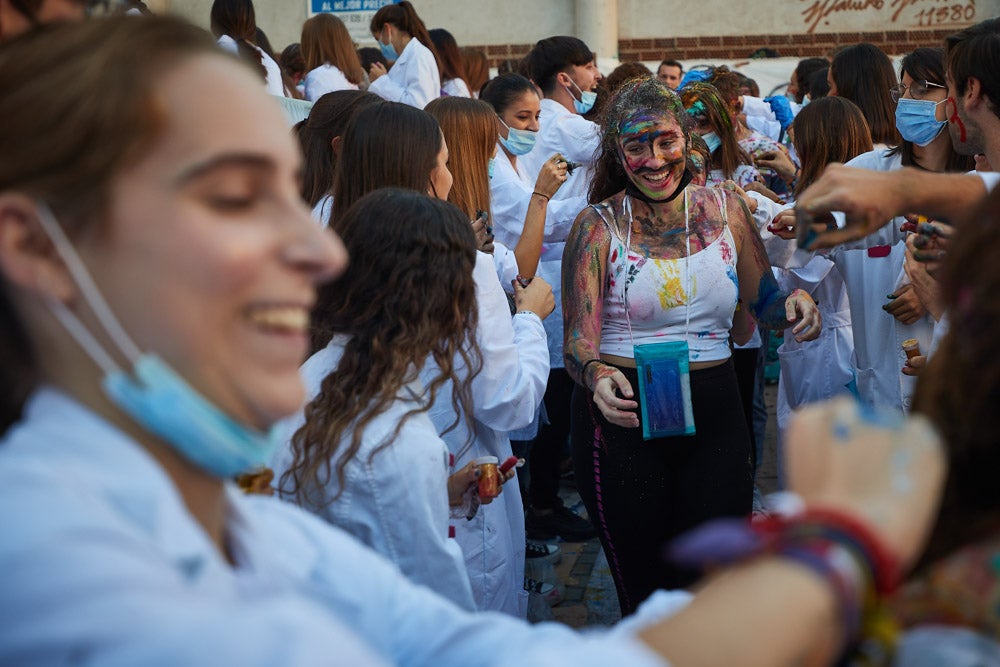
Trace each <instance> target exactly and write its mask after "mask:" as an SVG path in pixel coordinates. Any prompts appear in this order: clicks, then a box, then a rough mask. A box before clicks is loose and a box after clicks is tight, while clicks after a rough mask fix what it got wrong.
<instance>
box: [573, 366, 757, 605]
mask: <svg viewBox="0 0 1000 667" xmlns="http://www.w3.org/2000/svg"><path fill="white" fill-rule="evenodd" d="M620 370H621V371H622V372H623V373H625V377H627V378H628V381H629V382H631V383H632V388H633V389H634V390H635V395H636V397H638V395H639V391H638V385H637V384H636V380H637V377H636V371H635V369H633V368H621V369H620ZM691 401H692V404H693V407H694V420H695V428H696V431H697V432H696V433H695V435H693V436H674V437H668V438H659V439H656V440H650V441H643V439H642V429H641V428H621V427H619V426H615V425H613V424H611V423H609V422H608V421H607V420H605V419H604V416H603V415H601V412H600V410H598V409H597V406H596V405H594V401H593V394H592V393H591V392H590V391H588V390H586V389H584V388H582V387H580V386H577V387H576V389H575V390H574V392H573V403H572V408H573V410H572V420H573V429H572V438H571V441H572V446H573V467H574V468H575V471H576V479H577V485H578V488H579V491H580V496H581V497H582V498H583V502H584V504H585V505H586V507H587V513H588V514H589V515H590V519H591V521H593V522H594V525H595V526H596V527H597V534H598V537H600V539H601V544H602V545H603V546H604V553H605V555H606V556H607V559H608V564H609V565H610V566H611V574H612V576H613V577H614V580H615V586H616V587H617V589H618V601H619V603H620V604H621V610H622V615H626V614H630V613H631V612H633V611H634V610H635V609H636V607H638V606H639V603H641V602H642V601H643V600H645V599H646V598H647V597H649V596H650V595H651V594H652V593H653V592H654V591H655V590H657V589H659V588H663V589H673V588H684V587H687V586H689V585H691V584H692V583H694V582H695V581H696V580H697V579H698V576H699V575H698V574H697V573H695V572H692V571H689V570H685V569H682V568H678V567H676V566H673V565H671V564H669V563H667V562H665V560H664V558H663V548H664V545H666V544H667V543H669V542H670V540H671V539H672V538H674V537H676V536H677V535H680V534H681V533H683V532H685V531H687V530H688V529H690V528H693V527H694V526H697V525H699V524H701V523H703V522H704V521H706V520H708V519H713V518H717V517H728V516H735V517H738V516H745V515H747V514H749V513H750V510H751V506H752V502H753V500H752V499H753V467H752V465H751V461H750V456H751V447H750V434H749V431H748V429H747V425H746V420H745V418H744V415H743V409H742V407H741V402H740V392H739V388H738V387H737V385H736V375H735V373H734V371H733V364H732V361H731V360H730V361H728V362H726V363H724V364H722V365H720V366H716V367H713V368H707V369H704V370H698V371H692V372H691Z"/></svg>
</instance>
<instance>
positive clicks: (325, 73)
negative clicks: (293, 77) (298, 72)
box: [305, 63, 358, 102]
mask: <svg viewBox="0 0 1000 667" xmlns="http://www.w3.org/2000/svg"><path fill="white" fill-rule="evenodd" d="M357 89H358V84H356V83H351V82H350V81H348V80H347V77H346V76H345V75H344V73H343V72H341V71H340V68H339V67H336V66H335V65H331V64H330V63H324V64H322V65H320V66H319V67H317V68H315V69H312V70H309V73H308V74H306V78H305V94H306V99H307V100H309V101H310V102H315V101H316V100H318V99H319V98H321V97H323V96H324V95H326V94H327V93H333V92H336V91H338V90H357Z"/></svg>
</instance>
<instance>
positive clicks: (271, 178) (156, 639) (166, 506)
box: [0, 17, 942, 667]
mask: <svg viewBox="0 0 1000 667" xmlns="http://www.w3.org/2000/svg"><path fill="white" fill-rule="evenodd" d="M107 63H115V71H114V72H113V73H111V72H108V69H107V66H106V65H107ZM0 90H3V91H4V94H3V95H2V96H0V118H3V119H4V122H3V123H0V313H2V317H0V343H2V344H0V351H2V352H0V354H3V355H5V356H4V357H3V359H2V361H3V363H0V392H2V393H0V398H2V406H3V410H2V413H0V414H2V416H3V422H2V426H0V428H2V429H3V436H2V440H0V526H3V529H4V539H3V540H2V541H0V587H2V589H3V591H4V604H3V613H2V620H3V622H2V623H0V663H3V664H18V665H53V664H64V663H74V662H90V663H93V664H101V665H136V664H152V665H209V664H211V665H216V664H241V665H260V666H264V665H289V666H297V665H315V664H329V663H331V662H335V663H339V664H349V665H387V664H400V665H462V666H463V667H468V666H469V665H504V664H511V665H515V664H516V665H521V666H523V665H553V664H567V665H574V666H579V665H606V664H608V663H610V662H612V661H617V662H620V663H623V664H630V665H663V664H666V662H667V661H668V660H669V661H671V662H672V664H674V665H681V666H687V665H699V664H734V663H736V662H738V663H739V664H742V665H750V666H751V667H754V666H756V665H791V664H799V663H800V662H801V661H810V663H809V664H812V662H811V661H814V660H817V659H819V660H823V659H829V658H830V657H832V656H833V655H834V654H835V653H836V652H837V650H838V647H839V645H840V643H841V641H842V640H844V639H845V638H847V637H849V636H850V633H851V632H852V627H851V625H850V622H849V619H850V618H852V616H853V615H854V614H855V613H856V612H857V610H858V608H859V602H858V601H859V600H861V599H864V597H865V594H866V592H867V589H868V585H867V584H866V583H864V582H867V581H869V580H876V581H881V580H882V579H884V578H885V576H884V575H885V574H886V570H887V569H888V571H889V572H890V573H891V571H892V569H893V568H891V567H889V568H886V567H883V565H882V564H880V562H879V561H877V560H875V559H873V558H871V555H872V552H870V551H866V550H865V549H862V550H861V551H860V552H858V553H857V554H856V555H855V557H853V558H851V557H848V561H847V562H848V563H850V564H851V565H850V567H853V568H856V569H855V570H852V571H853V572H854V573H855V574H857V575H858V576H857V577H856V578H854V579H851V580H850V581H846V583H847V587H846V588H845V586H844V584H845V580H841V579H838V576H839V575H838V573H837V571H835V570H833V569H824V568H823V567H812V566H811V565H810V564H809V563H807V562H805V561H803V560H802V559H796V557H795V555H794V554H795V553H796V551H795V549H797V548H800V547H805V548H819V547H822V546H824V545H825V546H826V547H829V549H828V551H829V550H836V549H837V548H843V546H842V542H843V541H844V540H841V541H840V542H838V537H837V536H838V535H841V536H842V535H847V536H848V537H849V538H850V537H851V536H854V537H857V538H858V539H860V538H862V537H866V538H868V539H867V540H866V541H864V543H865V544H869V545H881V548H882V549H883V550H884V553H886V554H889V555H890V556H891V559H890V561H887V562H890V564H891V563H895V562H899V563H901V564H904V565H905V564H906V563H907V562H909V561H910V560H911V559H912V558H913V556H914V554H915V553H916V552H917V550H918V549H919V547H920V544H921V542H922V539H923V535H924V532H925V524H926V522H927V518H928V516H929V514H930V512H931V510H932V506H933V503H934V499H935V498H936V496H937V487H938V486H939V483H940V478H941V474H942V465H941V456H940V452H939V451H938V449H937V448H936V447H935V438H934V436H933V435H932V434H931V433H930V431H929V430H928V429H927V428H926V426H924V425H923V424H922V423H920V422H911V423H910V424H909V425H906V426H894V427H891V428H886V427H884V426H878V425H874V424H871V423H869V422H867V421H865V420H864V419H863V418H859V416H858V415H857V414H856V412H855V411H854V409H853V408H852V407H851V406H849V405H845V404H840V405H835V406H833V407H828V408H823V409H821V410H816V411H813V412H811V413H810V414H809V415H808V416H807V417H806V418H804V419H803V420H801V421H800V422H798V424H797V426H796V427H795V428H794V429H793V430H794V432H793V434H792V435H791V436H790V440H791V441H792V442H791V443H790V445H789V448H790V450H791V451H792V453H793V454H798V455H803V454H804V456H796V457H793V459H792V461H791V463H790V477H791V480H792V484H793V486H795V485H797V484H800V483H801V484H804V485H805V486H802V487H801V490H800V492H801V493H802V494H803V495H804V496H805V499H806V501H807V503H808V504H810V506H812V505H817V506H821V507H825V508H827V509H829V510H834V513H835V514H836V515H837V516H838V517H839V520H834V519H831V518H830V517H829V516H827V518H823V517H821V516H806V517H803V518H801V519H799V520H796V521H794V522H791V523H790V524H789V525H788V526H787V527H785V528H784V529H782V531H781V533H780V536H781V541H780V542H779V543H777V544H776V545H775V547H774V549H773V550H772V552H773V554H774V555H772V556H763V557H760V558H757V559H754V560H751V561H748V562H747V563H746V564H744V565H741V566H738V567H735V568H733V569H730V570H729V571H727V572H726V573H725V574H724V575H723V576H722V577H721V578H718V579H716V580H714V581H712V582H710V583H708V584H707V585H706V587H705V588H704V589H703V591H702V593H701V594H699V596H698V597H697V598H695V599H694V601H693V602H692V603H691V604H690V605H689V606H687V608H686V609H684V610H683V611H681V612H680V613H679V614H678V615H676V616H675V617H673V618H665V616H666V614H667V613H668V611H667V607H668V606H670V605H668V603H671V602H673V603H675V604H674V605H673V606H675V607H676V606H677V604H676V603H682V602H684V601H686V598H685V596H683V595H681V594H677V595H675V596H673V597H670V596H663V597H658V598H657V600H658V602H654V601H651V602H653V603H652V604H650V605H648V606H647V607H645V608H644V609H643V610H641V611H640V614H641V618H640V619H637V620H639V621H641V622H642V623H643V629H641V630H638V627H637V626H636V625H632V626H630V627H623V628H620V629H618V630H617V631H613V632H610V633H604V634H602V633H595V634H588V635H578V634H576V633H574V632H572V631H571V630H569V629H567V628H563V627H560V626H556V625H554V624H549V625H540V626H534V627H532V626H528V625H527V624H525V623H523V622H518V621H516V620H514V619H510V618H507V617H505V616H502V615H494V614H479V615H477V614H471V613H466V612H463V611H461V610H459V609H458V608H457V607H455V606H454V605H453V604H451V603H449V602H447V601H446V600H444V599H442V598H440V597H439V596H437V595H436V594H434V593H433V592H432V591H430V590H428V589H426V588H422V587H418V586H415V585H413V584H410V583H409V582H408V581H407V580H406V579H405V578H403V576H402V575H401V574H400V573H399V571H398V570H396V569H395V568H394V567H393V566H392V565H391V564H389V563H388V562H387V561H385V560H384V559H382V558H381V557H379V556H378V555H377V554H375V553H374V552H372V551H370V550H369V549H367V548H365V547H363V546H362V545H361V544H359V543H358V542H356V541H355V540H354V539H353V538H351V537H350V536H348V535H346V534H345V533H343V532H342V531H340V530H338V529H336V528H333V527H330V526H328V525H326V524H325V523H323V522H321V521H318V520H317V519H315V518H313V517H311V516H310V515H308V514H306V513H304V512H302V511H301V510H299V509H298V508H296V507H294V506H292V505H290V504H285V503H281V502H280V501H278V500H276V499H272V498H261V497H244V496H242V495H241V494H240V493H239V492H238V491H237V490H236V489H235V487H234V486H233V485H232V484H231V483H229V482H227V481H226V480H227V479H228V478H230V477H231V476H232V475H234V474H235V473H237V472H239V471H241V470H245V469H247V468H249V467H251V466H253V465H254V464H257V463H260V462H263V461H266V460H267V459H268V457H269V456H270V454H271V450H272V448H273V444H274V440H273V438H271V437H270V435H269V433H270V432H271V428H272V425H273V424H274V423H275V422H277V421H278V420H279V419H280V418H282V417H285V416H287V415H289V414H292V413H294V412H295V411H296V410H298V409H299V408H300V406H301V403H302V401H303V399H304V390H303V387H302V384H301V381H300V379H299V375H298V366H299V363H300V361H301V359H302V357H303V354H304V352H305V350H306V344H307V341H306V335H305V329H306V316H305V315H306V312H307V311H308V309H309V307H310V306H311V305H312V303H313V299H314V297H315V285H316V284H317V283H319V282H321V281H324V280H327V279H329V278H332V277H334V276H335V275H337V274H339V273H340V272H342V271H343V269H344V267H345V262H346V258H345V253H344V251H343V247H342V246H341V245H340V243H339V241H337V240H336V237H335V236H334V235H333V234H332V233H330V232H326V231H323V230H320V229H319V228H318V227H316V226H315V225H314V224H313V223H312V221H311V220H310V218H309V214H308V210H307V209H306V207H305V204H304V203H303V202H302V201H301V200H300V198H299V195H298V190H299V188H298V182H297V178H296V174H297V173H298V170H299V166H300V158H299V156H298V153H297V151H296V150H295V147H294V146H295V145H294V142H293V140H292V138H291V137H290V136H289V134H288V132H287V129H286V127H285V123H284V118H283V117H282V114H281V112H280V110H279V108H278V107H277V106H276V105H275V103H274V101H273V100H270V99H269V98H268V96H267V94H266V93H265V92H264V91H263V89H262V88H261V86H260V85H259V80H257V79H255V78H254V75H253V73H252V72H251V71H249V70H248V69H246V68H245V66H243V65H240V64H239V63H238V62H236V61H235V60H233V59H232V57H231V56H228V55H226V54H224V53H222V52H220V51H219V50H218V49H217V48H216V47H215V45H214V41H213V40H212V38H211V37H210V36H208V35H207V34H206V33H203V32H202V31H201V30H199V29H197V28H194V27H192V26H190V25H187V24H185V23H182V22H180V21H177V20H174V19H160V18H131V17H130V18H122V19H107V20H101V21H97V20H94V21H91V22H89V23H84V24H81V25H76V26H60V27H57V28H53V29H51V30H47V31H45V32H40V33H36V34H33V35H31V36H28V37H26V38H23V39H21V40H17V41H15V42H12V43H10V44H8V45H6V46H4V47H3V49H2V50H0ZM845 437H846V439H844V438H845ZM838 438H839V439H838ZM835 442H836V444H835ZM796 443H808V448H804V447H803V446H801V445H796ZM900 454H904V455H905V456H904V457H903V458H904V459H905V461H906V462H907V463H906V464H904V465H902V466H898V465H897V466H896V467H895V468H894V467H893V466H891V465H890V462H891V461H894V460H896V461H898V459H899V455H900ZM862 473H863V474H862ZM890 475H892V476H893V477H891V479H896V478H897V477H899V476H903V477H905V480H906V482H907V484H906V485H905V486H906V489H905V490H902V491H900V490H899V489H896V490H895V491H893V490H892V487H891V485H890V484H889V480H890ZM828 515H829V513H828ZM838 525H839V526H841V528H842V530H826V532H825V533H824V535H826V537H824V538H822V539H820V538H815V537H814V538H813V539H812V540H811V541H808V543H807V540H806V539H805V538H803V537H802V536H801V531H800V530H799V529H800V528H802V527H804V526H805V527H809V526H815V527H819V528H824V527H825V528H824V529H830V528H832V527H835V526H838ZM844 539H847V538H844ZM852 553H854V552H852ZM842 555H843V554H842ZM818 556H819V557H818V559H816V561H815V562H817V563H820V564H826V565H827V566H829V568H832V567H833V563H834V561H833V560H832V557H829V558H827V557H824V556H823V555H822V554H819V553H818ZM838 562H841V563H842V562H843V559H842V558H841V559H840V561H838ZM852 582H853V583H852ZM751 601H752V603H751ZM751 604H752V607H751V606H750V605H751ZM839 619H845V620H843V621H839ZM720 627H724V628H727V632H726V633H725V634H722V635H720V634H719V633H718V628H720ZM774 628H780V629H781V633H780V636H778V637H772V638H769V640H768V641H767V642H761V641H759V639H760V637H761V636H764V635H765V634H766V632H767V631H768V630H773V629H774ZM737 656H738V657H737Z"/></svg>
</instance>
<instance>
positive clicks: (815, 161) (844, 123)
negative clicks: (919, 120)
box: [793, 97, 872, 195]
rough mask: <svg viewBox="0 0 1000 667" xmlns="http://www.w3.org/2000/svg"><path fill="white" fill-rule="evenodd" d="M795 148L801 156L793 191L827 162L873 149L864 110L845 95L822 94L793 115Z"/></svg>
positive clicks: (804, 185)
mask: <svg viewBox="0 0 1000 667" xmlns="http://www.w3.org/2000/svg"><path fill="white" fill-rule="evenodd" d="M793 127H794V128H795V130H794V135H795V152H796V153H798V154H799V159H801V160H802V170H801V171H800V172H799V182H798V184H797V185H796V186H795V194H796V195H798V194H799V193H800V192H802V191H803V190H805V189H806V188H807V187H809V186H810V185H812V183H813V182H814V181H815V180H816V179H818V178H819V177H820V175H821V174H822V173H823V170H824V169H826V165H828V164H830V163H831V162H847V161H848V160H850V159H852V158H854V157H857V156H858V155H861V154H862V153H867V152H868V151H870V150H872V134H871V131H870V130H869V129H868V123H867V122H865V117H864V114H862V113H861V109H859V108H858V105H856V104H855V103H854V102H852V101H850V100H849V99H847V98H846V97H823V98H820V99H818V100H816V101H815V102H811V103H809V104H807V105H806V106H805V107H803V108H802V111H800V112H799V115H798V116H796V117H795V123H794V125H793Z"/></svg>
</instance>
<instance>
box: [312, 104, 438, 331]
mask: <svg viewBox="0 0 1000 667" xmlns="http://www.w3.org/2000/svg"><path fill="white" fill-rule="evenodd" d="M441 146H442V136H441V128H439V127H438V124H437V121H436V120H434V117H433V116H431V115H430V114H429V113H427V112H426V111H423V110H422V109H415V108H414V107H411V106H410V105H408V104H401V103H399V102H382V103H381V104H378V105H374V106H371V107H368V108H366V109H363V110H361V111H360V112H358V113H356V114H354V115H353V116H352V117H351V120H350V121H349V122H348V123H347V127H346V128H345V129H344V134H343V135H342V138H341V141H340V151H339V153H338V154H337V169H336V173H335V174H334V186H333V212H332V213H331V216H330V226H331V227H332V228H333V229H335V230H337V231H340V230H339V227H338V223H337V220H338V219H339V218H340V217H341V216H342V215H344V213H346V212H347V209H348V208H350V207H351V205H352V204H354V202H356V201H358V200H359V199H361V198H362V197H363V196H365V195H366V194H368V193H369V192H371V191H373V190H377V189H378V188H387V187H394V188H406V189H408V190H415V191H416V192H420V193H426V192H427V190H428V188H429V187H430V182H431V181H430V178H431V172H432V171H433V170H434V166H435V165H436V164H437V155H438V153H439V152H440V151H441ZM322 345H326V341H323V342H322Z"/></svg>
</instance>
